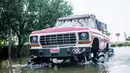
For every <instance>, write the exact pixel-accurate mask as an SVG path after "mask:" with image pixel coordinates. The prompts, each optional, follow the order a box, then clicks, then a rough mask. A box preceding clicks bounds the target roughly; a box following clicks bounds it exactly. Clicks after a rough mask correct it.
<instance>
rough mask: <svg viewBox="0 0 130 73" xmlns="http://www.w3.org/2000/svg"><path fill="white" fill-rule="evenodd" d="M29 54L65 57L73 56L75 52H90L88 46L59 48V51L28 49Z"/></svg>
mask: <svg viewBox="0 0 130 73" xmlns="http://www.w3.org/2000/svg"><path fill="white" fill-rule="evenodd" d="M29 52H30V55H34V56H37V57H48V58H67V57H71V56H74V55H75V54H82V53H85V54H89V53H91V49H90V47H70V48H59V52H57V53H51V51H50V49H49V48H48V49H37V48H36V49H30V50H29Z"/></svg>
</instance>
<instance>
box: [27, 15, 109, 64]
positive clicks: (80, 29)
mask: <svg viewBox="0 0 130 73" xmlns="http://www.w3.org/2000/svg"><path fill="white" fill-rule="evenodd" d="M107 34H108V31H107V25H106V24H105V23H103V22H101V21H99V20H98V19H97V18H96V16H95V15H89V14H85V15H73V16H68V17H62V18H59V19H58V20H57V22H56V24H55V26H54V27H53V28H47V29H42V30H38V31H33V32H32V33H31V34H30V36H29V37H30V46H31V49H30V55H31V56H32V57H33V59H31V61H33V63H34V62H35V63H41V62H50V61H52V59H53V58H56V59H62V60H63V61H65V60H70V61H75V62H85V61H90V60H92V61H93V62H99V61H100V62H104V61H105V58H104V57H105V55H104V54H106V52H108V51H109V50H110V48H109V43H110V39H109V38H108V35H107ZM102 58H103V59H102ZM31 61H30V62H31Z"/></svg>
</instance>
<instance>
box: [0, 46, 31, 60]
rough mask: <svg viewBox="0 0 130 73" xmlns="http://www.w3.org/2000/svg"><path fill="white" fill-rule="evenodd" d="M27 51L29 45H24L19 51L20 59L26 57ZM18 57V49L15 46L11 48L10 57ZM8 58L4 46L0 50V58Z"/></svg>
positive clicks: (6, 47)
mask: <svg viewBox="0 0 130 73" xmlns="http://www.w3.org/2000/svg"><path fill="white" fill-rule="evenodd" d="M28 51H29V45H24V46H23V49H21V52H20V53H21V57H22V56H28V53H29V52H28ZM17 55H18V49H17V46H16V45H15V46H11V56H12V57H16V56H17ZM7 57H8V46H4V47H3V48H1V49H0V58H7Z"/></svg>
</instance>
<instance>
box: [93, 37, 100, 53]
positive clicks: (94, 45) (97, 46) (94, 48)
mask: <svg viewBox="0 0 130 73" xmlns="http://www.w3.org/2000/svg"><path fill="white" fill-rule="evenodd" d="M98 50H99V39H98V38H96V37H95V38H94V40H93V43H92V52H97V51H98Z"/></svg>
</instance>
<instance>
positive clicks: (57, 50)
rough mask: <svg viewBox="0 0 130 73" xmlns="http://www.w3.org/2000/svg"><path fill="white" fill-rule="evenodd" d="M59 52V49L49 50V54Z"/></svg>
mask: <svg viewBox="0 0 130 73" xmlns="http://www.w3.org/2000/svg"><path fill="white" fill-rule="evenodd" d="M59 51H60V49H59V48H50V52H51V53H58V52H59Z"/></svg>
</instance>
